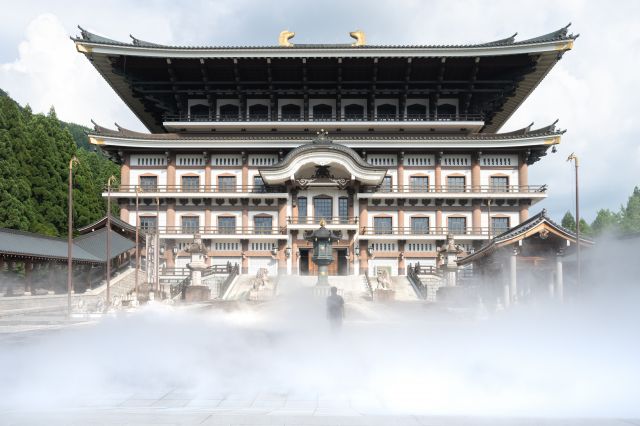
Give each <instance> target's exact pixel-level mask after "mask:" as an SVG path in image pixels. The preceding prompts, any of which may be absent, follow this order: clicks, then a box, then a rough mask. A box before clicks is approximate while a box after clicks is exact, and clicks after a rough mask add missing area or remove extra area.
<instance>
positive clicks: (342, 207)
mask: <svg viewBox="0 0 640 426" xmlns="http://www.w3.org/2000/svg"><path fill="white" fill-rule="evenodd" d="M338 216H340V222H341V223H348V222H349V199H348V198H347V197H340V198H338Z"/></svg>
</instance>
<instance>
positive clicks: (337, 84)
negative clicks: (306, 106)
mask: <svg viewBox="0 0 640 426" xmlns="http://www.w3.org/2000/svg"><path fill="white" fill-rule="evenodd" d="M576 37H577V36H574V35H572V34H568V32H567V27H564V28H561V29H559V30H557V31H554V32H552V33H549V34H546V35H544V36H540V37H535V38H531V39H526V40H522V41H515V38H514V37H508V38H505V39H501V40H497V41H494V42H489V43H480V44H467V45H458V46H451V45H447V46H443V45H438V46H425V45H415V46H373V45H371V46H351V45H347V44H333V45H327V44H317V45H309V44H305V45H295V46H293V47H279V46H257V47H256V46H254V47H251V46H241V47H204V46H194V47H189V46H164V45H159V44H154V43H149V42H146V41H143V40H140V39H137V38H133V43H122V42H118V41H115V40H111V39H108V38H106V37H102V36H98V35H96V34H93V33H91V32H88V31H86V30H84V29H81V36H80V37H77V38H73V40H74V42H75V43H76V47H77V49H78V50H79V51H80V52H82V53H84V54H85V55H86V56H87V58H88V59H89V60H90V61H91V62H92V63H93V65H94V66H95V67H96V69H97V70H98V72H100V74H101V75H102V76H103V77H104V78H105V79H106V80H107V82H108V83H109V84H110V85H111V86H112V87H113V89H114V90H115V91H116V93H118V95H119V96H120V97H121V98H122V99H123V100H124V102H125V103H126V104H127V105H128V106H129V108H131V110H132V111H133V112H134V113H135V114H136V115H137V116H138V117H139V118H140V120H141V121H142V122H143V123H144V124H145V126H147V128H148V129H149V130H151V131H153V132H165V131H166V129H165V128H164V127H163V122H164V121H165V117H166V116H175V115H179V116H180V115H184V114H185V112H186V107H187V99H189V98H202V99H207V102H209V103H210V104H211V103H213V102H214V100H217V99H224V98H232V99H245V98H247V97H249V98H269V97H270V96H271V95H274V96H275V97H276V98H285V97H286V98H291V97H300V98H301V97H303V96H309V97H327V98H331V97H335V96H337V94H338V93H340V94H341V96H342V97H343V98H345V99H346V98H349V97H356V98H357V97H367V96H368V94H369V93H371V92H375V94H376V96H377V97H381V98H384V97H388V98H403V99H411V98H412V97H415V98H422V99H424V98H430V99H434V100H435V99H437V98H438V97H440V98H445V97H451V98H456V99H458V100H459V102H460V110H461V112H462V113H463V114H482V115H483V116H484V117H485V121H486V126H485V127H484V129H483V130H482V131H483V132H496V131H498V129H499V128H500V127H501V126H502V125H503V124H504V123H505V122H506V120H507V119H508V118H509V116H511V114H512V113H513V112H514V111H515V110H516V109H517V107H518V106H519V105H520V104H521V103H522V102H523V101H524V99H526V97H527V96H528V95H529V94H530V93H531V92H532V91H533V90H534V89H535V87H536V86H537V85H538V84H539V83H540V81H541V80H542V79H543V78H544V76H545V75H546V74H547V72H549V70H550V69H551V68H552V67H553V65H554V64H555V63H556V62H557V61H558V59H559V58H560V57H561V56H562V54H563V52H565V51H567V50H569V49H571V48H572V46H573V41H574V40H575V38H576ZM374 87H375V89H374Z"/></svg>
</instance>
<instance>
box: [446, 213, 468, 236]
mask: <svg viewBox="0 0 640 426" xmlns="http://www.w3.org/2000/svg"><path fill="white" fill-rule="evenodd" d="M447 227H448V228H449V233H450V234H465V233H466V231H467V218H465V217H449V218H447Z"/></svg>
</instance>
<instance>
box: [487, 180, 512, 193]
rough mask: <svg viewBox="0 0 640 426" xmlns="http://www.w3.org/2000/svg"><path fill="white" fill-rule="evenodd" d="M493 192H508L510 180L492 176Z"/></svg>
mask: <svg viewBox="0 0 640 426" xmlns="http://www.w3.org/2000/svg"><path fill="white" fill-rule="evenodd" d="M490 182H491V191H493V192H507V191H508V190H509V178H508V177H507V176H491V181H490Z"/></svg>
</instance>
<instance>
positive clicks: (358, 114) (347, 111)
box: [344, 104, 364, 120]
mask: <svg viewBox="0 0 640 426" xmlns="http://www.w3.org/2000/svg"><path fill="white" fill-rule="evenodd" d="M363 118H364V107H363V106H362V105H358V104H349V105H345V107H344V119H345V120H362V119H363Z"/></svg>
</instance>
